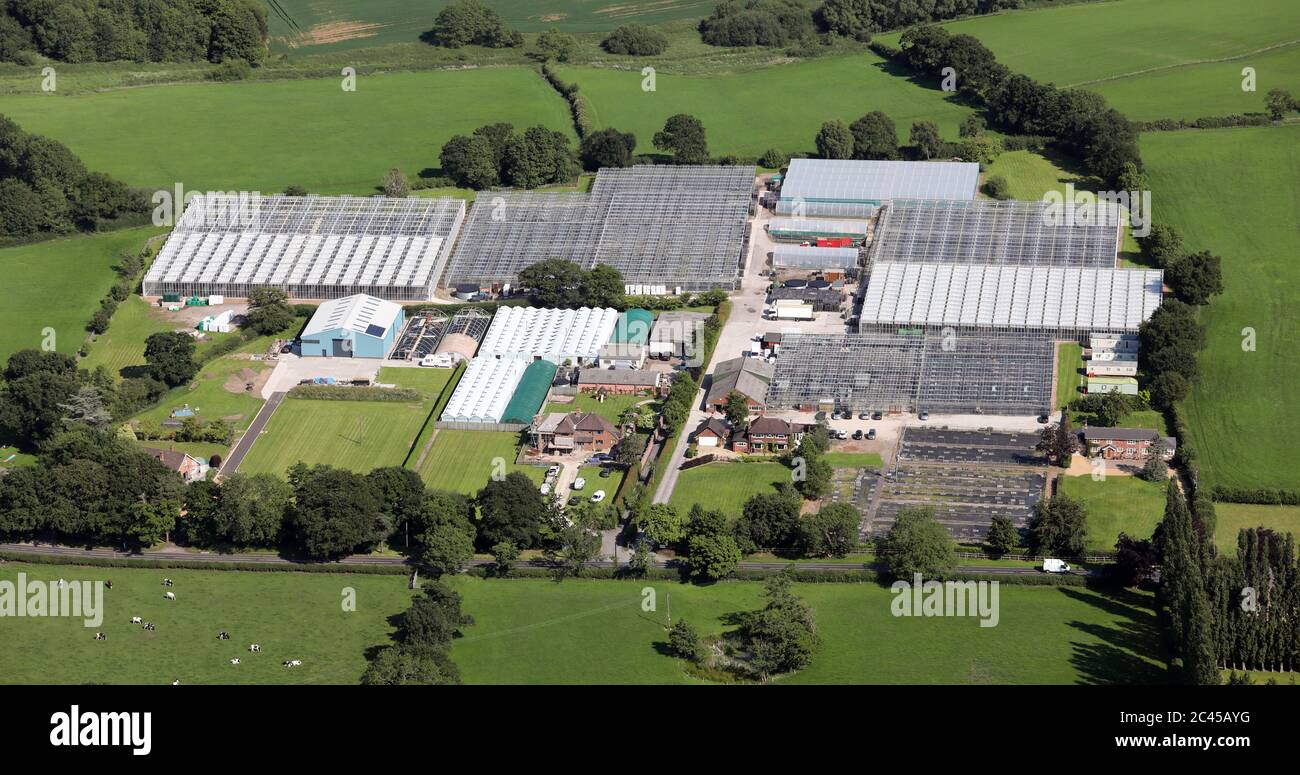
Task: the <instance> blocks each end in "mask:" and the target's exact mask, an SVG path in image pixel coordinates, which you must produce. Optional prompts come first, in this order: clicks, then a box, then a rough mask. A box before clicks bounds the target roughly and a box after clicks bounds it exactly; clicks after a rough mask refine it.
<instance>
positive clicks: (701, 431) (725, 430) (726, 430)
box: [693, 417, 731, 447]
mask: <svg viewBox="0 0 1300 775" xmlns="http://www.w3.org/2000/svg"><path fill="white" fill-rule="evenodd" d="M693 435H694V439H695V443H696V444H698V445H700V446H701V447H726V446H727V442H728V440H729V439H730V438H731V426H729V425H727V423H726V422H725V421H723V420H719V419H718V418H716V417H710V418H709V419H707V420H705V421H704V422H702V423H700V426H699V427H698V428H696V429H695V433H694V434H693Z"/></svg>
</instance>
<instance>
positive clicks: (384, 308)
mask: <svg viewBox="0 0 1300 775" xmlns="http://www.w3.org/2000/svg"><path fill="white" fill-rule="evenodd" d="M405 320H406V314H405V312H403V311H402V308H401V307H400V306H399V305H397V304H394V303H392V302H391V301H384V300H383V299H378V298H375V297H374V296H368V295H366V294H363V293H358V294H356V295H353V296H345V297H343V298H341V299H332V300H330V301H327V302H325V303H323V304H321V305H320V307H319V308H317V310H316V313H315V314H314V315H312V316H311V320H310V321H308V322H307V327H306V328H304V329H303V331H302V336H301V339H300V343H301V347H302V355H303V356H304V357H312V356H315V357H321V358H383V357H384V356H385V355H387V354H388V352H389V350H391V349H392V347H393V343H394V342H395V341H396V339H397V332H398V331H400V330H401V328H402V323H403V321H405Z"/></svg>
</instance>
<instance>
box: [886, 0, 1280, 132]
mask: <svg viewBox="0 0 1300 775" xmlns="http://www.w3.org/2000/svg"><path fill="white" fill-rule="evenodd" d="M945 26H946V27H947V28H948V30H949V31H951V32H953V33H965V34H968V35H974V36H975V37H977V38H979V39H980V40H981V41H982V42H983V43H984V44H985V45H986V46H988V47H989V48H990V49H992V50H993V53H994V54H995V55H996V56H997V58H998V61H1000V62H1001V63H1002V64H1005V65H1006V66H1007V67H1009V68H1011V70H1012V71H1014V72H1017V73H1024V74H1026V75H1030V76H1032V77H1034V78H1036V79H1038V80H1039V81H1043V82H1053V83H1055V84H1057V85H1058V86H1075V85H1085V84H1086V85H1088V86H1089V88H1093V89H1096V90H1097V91H1100V92H1102V94H1105V95H1106V96H1107V97H1111V96H1114V97H1115V101H1114V102H1113V103H1112V104H1113V105H1114V106H1115V107H1117V108H1119V109H1120V110H1121V111H1123V112H1125V113H1129V111H1130V110H1133V113H1131V114H1130V116H1131V117H1134V118H1140V117H1142V116H1141V115H1138V114H1141V113H1142V112H1143V110H1144V108H1142V107H1141V105H1142V101H1143V100H1145V99H1148V98H1151V99H1154V102H1153V103H1152V107H1151V110H1152V111H1153V112H1159V110H1173V109H1176V108H1178V107H1180V106H1181V107H1182V108H1184V109H1190V108H1192V107H1195V108H1196V110H1194V111H1193V112H1194V113H1195V114H1196V115H1222V114H1224V113H1230V112H1233V110H1234V108H1233V107H1232V106H1233V105H1237V104H1240V100H1241V99H1242V98H1241V94H1240V92H1241V68H1242V67H1244V66H1247V65H1253V66H1256V67H1257V69H1259V75H1260V78H1261V79H1264V78H1265V77H1266V75H1265V74H1266V73H1268V72H1272V71H1273V69H1274V68H1277V69H1281V70H1282V71H1283V72H1289V73H1290V77H1291V79H1292V82H1294V77H1295V75H1296V73H1297V72H1298V71H1297V70H1296V69H1295V65H1296V60H1295V59H1291V58H1287V57H1283V58H1282V59H1281V60H1275V59H1274V57H1273V56H1272V55H1271V54H1269V53H1268V52H1265V51H1261V50H1263V49H1269V48H1270V47H1274V46H1279V45H1282V44H1287V43H1295V42H1300V34H1297V30H1300V5H1297V4H1296V3H1294V2H1292V0H1254V2H1252V3H1250V6H1249V9H1248V10H1247V9H1244V8H1242V7H1241V6H1240V5H1233V4H1231V3H1221V2H1216V0H1115V1H1114V2H1106V3H1079V4H1076V5H1065V6H1060V7H1057V8H1046V9H1041V10H1031V11H1017V12H1014V13H1006V14H999V15H996V16H985V17H981V18H974V19H967V20H964V21H959V22H953V23H951V24H948V25H945ZM898 37H899V35H898V34H897V33H894V34H891V35H884V36H881V39H882V40H884V41H887V42H890V43H893V44H895V45H896V44H897V42H898ZM1253 52H1260V53H1259V54H1255V53H1253ZM1229 58H1235V59H1234V60H1233V62H1232V64H1233V65H1235V77H1234V78H1233V79H1232V80H1230V81H1229V80H1226V74H1227V73H1228V72H1231V71H1232V68H1231V67H1229V68H1226V69H1224V68H1217V67H1209V66H1207V65H1205V64H1202V63H1205V62H1207V61H1213V60H1223V59H1229ZM1277 66H1280V68H1278V67H1277ZM1174 68H1177V69H1174ZM1157 73H1162V74H1168V75H1169V78H1172V80H1169V79H1167V78H1166V77H1165V75H1161V76H1160V77H1159V78H1156V77H1155V76H1156V74H1157ZM1219 76H1224V77H1225V82H1224V83H1222V85H1221V88H1220V87H1218V86H1216V85H1215V84H1214V83H1213V81H1214V80H1215V79H1216V78H1218V77H1219ZM1120 77H1126V78H1125V80H1126V81H1131V83H1126V84H1125V85H1124V86H1120V87H1119V88H1118V91H1116V92H1115V93H1114V94H1113V95H1112V94H1111V93H1108V90H1109V89H1110V88H1111V87H1112V86H1113V85H1118V84H1120V83H1124V82H1122V81H1106V82H1105V83H1097V82H1098V81H1101V80H1102V79H1113V78H1120ZM1267 77H1274V76H1267ZM1148 80H1149V81H1150V82H1149V83H1144V82H1147V81H1148ZM1269 88H1271V87H1270V86H1263V87H1261V88H1260V90H1259V92H1258V98H1259V100H1258V103H1257V106H1256V107H1255V110H1260V109H1262V96H1263V94H1264V92H1266V91H1268V89H1269ZM1233 89H1236V93H1235V94H1234V93H1233V91H1232V90H1233ZM1181 91H1190V92H1197V91H1199V92H1200V93H1201V95H1202V97H1201V99H1204V100H1206V101H1204V102H1192V100H1191V97H1190V96H1185V95H1182V94H1177V93H1175V92H1181Z"/></svg>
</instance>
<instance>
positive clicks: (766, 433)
mask: <svg viewBox="0 0 1300 775" xmlns="http://www.w3.org/2000/svg"><path fill="white" fill-rule="evenodd" d="M807 430H808V426H806V425H803V424H801V423H791V422H786V421H785V420H778V419H776V418H774V417H759V418H758V419H756V420H754V421H753V422H751V423H750V424H749V427H747V428H745V429H743V430H738V431H736V432H735V433H733V434H732V435H731V448H732V449H733V450H735V451H737V452H747V453H753V454H774V453H777V452H784V451H786V450H787V449H793V448H795V447H797V446H799V442H801V441H803V436H804V433H806V432H807Z"/></svg>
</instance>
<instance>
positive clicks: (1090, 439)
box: [1083, 427, 1178, 460]
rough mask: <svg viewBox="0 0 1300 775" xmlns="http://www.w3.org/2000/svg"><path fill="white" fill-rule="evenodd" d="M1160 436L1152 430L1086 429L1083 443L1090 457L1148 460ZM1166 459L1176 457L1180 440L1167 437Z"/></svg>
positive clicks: (1164, 440)
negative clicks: (1175, 453)
mask: <svg viewBox="0 0 1300 775" xmlns="http://www.w3.org/2000/svg"><path fill="white" fill-rule="evenodd" d="M1159 438H1160V435H1159V434H1158V433H1156V432H1155V431H1153V430H1151V429H1150V428H1092V427H1088V428H1084V429H1083V441H1084V446H1085V448H1086V449H1087V450H1088V456H1089V457H1103V458H1105V459H1107V460H1146V459H1147V458H1149V457H1151V448H1152V446H1154V444H1155V442H1156V440H1157V439H1159ZM1162 441H1163V442H1164V445H1165V455H1164V457H1165V459H1166V460H1168V459H1169V458H1172V457H1173V456H1174V450H1175V449H1176V448H1177V445H1178V440H1177V439H1175V438H1173V437H1172V436H1165V437H1164V438H1163V439H1162Z"/></svg>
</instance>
